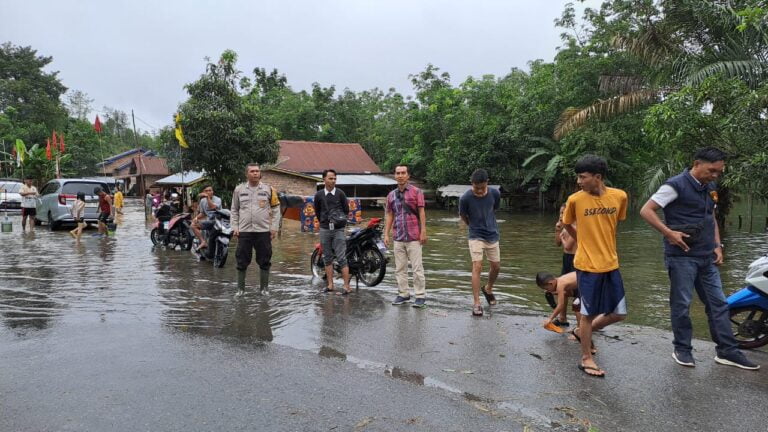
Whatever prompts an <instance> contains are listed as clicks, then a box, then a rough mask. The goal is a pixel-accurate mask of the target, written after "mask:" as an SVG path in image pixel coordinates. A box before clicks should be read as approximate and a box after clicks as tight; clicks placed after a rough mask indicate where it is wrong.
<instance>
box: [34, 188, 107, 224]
mask: <svg viewBox="0 0 768 432" xmlns="http://www.w3.org/2000/svg"><path fill="white" fill-rule="evenodd" d="M96 188H99V189H101V190H104V191H108V190H109V188H108V187H107V184H106V183H104V182H101V181H98V180H89V179H53V180H51V181H49V182H48V183H46V184H45V186H43V188H42V189H40V196H39V197H38V198H37V211H36V213H37V215H36V216H35V222H36V223H37V224H38V225H39V224H40V223H42V222H45V224H46V225H48V228H49V229H50V230H51V231H54V230H56V229H58V228H59V226H61V225H63V224H68V225H74V224H75V220H74V218H73V217H72V214H71V213H70V210H71V208H72V205H73V204H74V203H75V198H77V194H78V193H79V192H82V193H83V194H85V217H84V219H85V223H87V224H92V223H96V222H97V220H98V218H99V197H98V196H97V195H96V191H95V190H96ZM109 221H110V222H111V218H110V220H109Z"/></svg>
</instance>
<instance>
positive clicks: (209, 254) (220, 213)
mask: <svg viewBox="0 0 768 432" xmlns="http://www.w3.org/2000/svg"><path fill="white" fill-rule="evenodd" d="M229 218H230V213H229V210H226V209H223V210H216V211H214V212H213V227H212V228H211V229H210V230H203V236H205V238H207V239H208V246H207V247H206V248H205V249H198V246H199V245H200V240H199V239H198V238H197V237H194V239H193V246H194V249H192V251H193V253H194V254H195V255H196V256H197V257H198V259H200V260H208V261H213V266H214V267H217V268H221V267H224V264H226V262H227V255H228V254H229V242H230V240H231V239H232V231H233V230H232V227H231V226H230V225H229Z"/></svg>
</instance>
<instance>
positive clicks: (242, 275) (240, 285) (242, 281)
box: [235, 270, 245, 297]
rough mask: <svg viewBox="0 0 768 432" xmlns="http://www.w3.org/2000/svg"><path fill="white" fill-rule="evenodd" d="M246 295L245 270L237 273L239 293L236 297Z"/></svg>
mask: <svg viewBox="0 0 768 432" xmlns="http://www.w3.org/2000/svg"><path fill="white" fill-rule="evenodd" d="M243 294H245V270H238V271H237V293H236V294H235V296H237V297H239V296H241V295H243Z"/></svg>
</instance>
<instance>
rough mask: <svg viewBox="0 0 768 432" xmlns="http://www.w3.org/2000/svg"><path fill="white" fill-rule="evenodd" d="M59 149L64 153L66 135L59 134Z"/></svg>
mask: <svg viewBox="0 0 768 432" xmlns="http://www.w3.org/2000/svg"><path fill="white" fill-rule="evenodd" d="M59 151H61V152H62V153H64V135H63V134H59Z"/></svg>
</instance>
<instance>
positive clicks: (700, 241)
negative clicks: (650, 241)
mask: <svg viewBox="0 0 768 432" xmlns="http://www.w3.org/2000/svg"><path fill="white" fill-rule="evenodd" d="M693 159H694V161H693V166H692V167H691V168H690V169H686V170H684V171H683V172H682V173H680V174H678V175H676V176H674V177H671V178H669V179H667V181H666V182H664V184H663V185H661V187H659V190H658V191H657V192H656V193H655V194H654V195H653V196H651V199H649V200H648V202H646V203H645V205H643V208H642V209H641V210H640V216H641V217H642V218H643V219H645V221H646V222H648V224H649V225H651V226H652V227H653V228H655V229H656V230H657V231H659V232H660V233H661V234H662V235H664V262H665V264H666V267H667V273H668V274H669V282H670V289H669V309H670V319H671V321H672V334H673V335H674V340H673V342H672V344H673V345H674V350H673V351H672V358H673V359H674V360H675V362H677V363H678V364H679V365H682V366H687V367H694V366H696V362H695V360H694V358H693V354H692V353H691V352H692V350H693V346H692V345H691V338H692V337H693V325H692V323H691V318H690V316H689V311H690V308H691V300H692V299H693V290H694V289H696V292H697V293H698V295H699V298H700V299H701V302H702V303H704V310H705V311H706V313H707V319H708V321H709V330H710V334H711V336H712V340H713V341H714V342H715V344H717V346H716V348H715V350H716V352H717V355H716V356H715V362H717V363H719V364H723V365H727V366H735V367H738V368H741V369H748V370H758V369H760V365H758V364H755V363H753V362H752V361H750V360H749V359H747V357H746V356H745V355H744V353H742V352H741V351H739V350H738V341H737V340H736V338H735V337H734V336H733V329H732V328H731V321H730V312H729V310H728V303H727V302H726V300H725V295H724V294H723V286H722V281H721V280H720V272H719V270H718V269H717V267H718V266H719V265H720V264H722V263H723V245H722V244H721V243H720V229H719V227H718V226H717V221H716V220H715V212H716V208H717V187H716V186H715V181H716V180H717V179H718V178H719V177H720V176H721V175H722V174H723V170H724V169H725V153H723V152H722V151H721V150H719V149H716V148H714V147H708V148H704V149H701V150H699V151H697V152H696V154H695V155H694V156H693ZM660 208H662V209H664V222H662V221H661V219H660V218H659V216H658V215H657V214H656V211H658V210H659V209H660Z"/></svg>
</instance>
